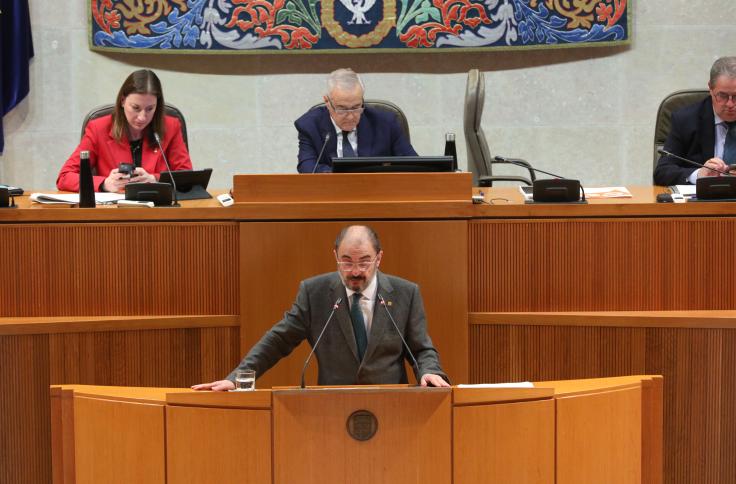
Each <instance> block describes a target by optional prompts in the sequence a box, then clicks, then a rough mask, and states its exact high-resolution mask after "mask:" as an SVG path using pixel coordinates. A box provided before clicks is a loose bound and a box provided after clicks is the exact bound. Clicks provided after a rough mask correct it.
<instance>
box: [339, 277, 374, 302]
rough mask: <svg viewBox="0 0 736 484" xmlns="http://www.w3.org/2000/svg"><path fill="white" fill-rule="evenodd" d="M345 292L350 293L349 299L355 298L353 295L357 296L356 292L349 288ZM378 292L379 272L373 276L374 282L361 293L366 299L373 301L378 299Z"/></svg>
mask: <svg viewBox="0 0 736 484" xmlns="http://www.w3.org/2000/svg"><path fill="white" fill-rule="evenodd" d="M345 290H346V291H347V293H348V299H351V298H352V297H353V294H355V292H356V291H353V290H352V289H350V288H349V287H347V286H345ZM377 291H378V271H376V272H375V273H374V274H373V280H372V281H371V282H370V283H369V284H368V286H367V287H366V288H365V290H363V291H361V294H362V295H363V297H364V298H366V299H368V300H369V301H373V300H374V299H376V292H377Z"/></svg>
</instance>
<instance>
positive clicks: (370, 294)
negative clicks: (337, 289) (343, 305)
mask: <svg viewBox="0 0 736 484" xmlns="http://www.w3.org/2000/svg"><path fill="white" fill-rule="evenodd" d="M345 290H346V291H347V293H348V304H349V305H350V308H348V309H352V306H353V294H355V293H356V291H353V290H351V289H349V288H348V287H345ZM377 290H378V277H376V274H375V273H374V274H373V280H372V281H371V282H370V283H369V284H368V287H366V288H365V290H364V291H362V292H361V295H362V296H361V298H360V301H359V303H360V310H361V312H362V313H363V321H365V332H366V334H367V335H368V339H370V334H371V323H372V322H373V308H374V307H375V305H376V291H377Z"/></svg>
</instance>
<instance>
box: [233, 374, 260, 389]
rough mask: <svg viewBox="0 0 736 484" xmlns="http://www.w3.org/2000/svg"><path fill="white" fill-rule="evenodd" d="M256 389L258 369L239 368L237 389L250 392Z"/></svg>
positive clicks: (236, 382)
mask: <svg viewBox="0 0 736 484" xmlns="http://www.w3.org/2000/svg"><path fill="white" fill-rule="evenodd" d="M255 389H256V371H255V370H238V371H236V372H235V391H236V392H248V391H251V390H255Z"/></svg>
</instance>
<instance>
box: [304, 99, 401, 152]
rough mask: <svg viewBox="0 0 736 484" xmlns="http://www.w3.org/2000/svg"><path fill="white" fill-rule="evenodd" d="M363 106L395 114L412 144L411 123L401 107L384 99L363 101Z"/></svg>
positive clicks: (316, 105)
mask: <svg viewBox="0 0 736 484" xmlns="http://www.w3.org/2000/svg"><path fill="white" fill-rule="evenodd" d="M363 104H364V105H365V107H368V108H373V109H380V110H381V111H386V112H389V113H393V114H395V115H396V118H397V119H398V120H399V124H400V125H401V129H403V131H404V134H405V135H406V139H407V141H409V142H410V143H411V135H410V134H409V121H407V120H406V114H404V111H402V110H401V108H400V107H399V106H397V105H396V104H394V103H392V102H391V101H384V100H382V99H366V100H365V101H363ZM324 105H325V103H323V102H322V103H319V104H315V105H314V106H312V107H311V108H310V109H309V110H310V111H311V110H312V109H316V108H319V107H322V106H324Z"/></svg>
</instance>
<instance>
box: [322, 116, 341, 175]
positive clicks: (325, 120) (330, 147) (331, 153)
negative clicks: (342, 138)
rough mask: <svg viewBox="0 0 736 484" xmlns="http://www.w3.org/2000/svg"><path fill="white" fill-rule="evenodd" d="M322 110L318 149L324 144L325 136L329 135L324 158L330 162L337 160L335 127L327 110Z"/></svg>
mask: <svg viewBox="0 0 736 484" xmlns="http://www.w3.org/2000/svg"><path fill="white" fill-rule="evenodd" d="M322 109H323V110H324V116H322V118H321V119H320V122H319V139H320V148H321V147H322V146H321V145H322V143H324V142H325V134H326V133H330V136H331V138H330V140H329V141H328V142H327V146H326V147H325V154H324V158H329V159H330V160H331V159H332V158H337V133H336V132H335V126H334V125H333V124H332V120H331V119H330V112H329V111H328V110H327V108H322ZM321 163H322V162H320V164H321Z"/></svg>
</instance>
